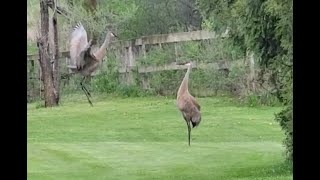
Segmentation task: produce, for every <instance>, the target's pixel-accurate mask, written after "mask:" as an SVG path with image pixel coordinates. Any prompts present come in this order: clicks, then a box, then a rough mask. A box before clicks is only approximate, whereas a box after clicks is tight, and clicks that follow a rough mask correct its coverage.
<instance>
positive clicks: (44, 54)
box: [38, 0, 58, 107]
mask: <svg viewBox="0 0 320 180" xmlns="http://www.w3.org/2000/svg"><path fill="white" fill-rule="evenodd" d="M40 16H41V37H40V38H39V39H38V45H39V55H40V58H39V64H40V68H41V71H42V76H43V85H44V99H45V107H52V106H56V105H58V101H57V98H56V93H55V92H56V90H55V88H54V81H53V73H52V69H51V65H50V56H49V42H48V33H49V12H48V5H47V0H40Z"/></svg>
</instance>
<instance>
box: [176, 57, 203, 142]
mask: <svg viewBox="0 0 320 180" xmlns="http://www.w3.org/2000/svg"><path fill="white" fill-rule="evenodd" d="M185 65H187V66H188V70H187V72H186V74H185V76H184V78H183V80H182V82H181V85H180V87H179V90H178V93H177V106H178V109H179V110H180V111H181V113H182V116H183V118H184V120H185V121H186V123H187V126H188V140H189V146H190V136H191V124H192V128H194V127H197V126H198V125H199V124H200V121H201V113H200V105H199V103H198V102H197V100H196V99H195V98H194V97H193V96H192V95H191V94H190V93H189V90H188V81H189V74H190V72H191V68H192V62H189V63H186V64H185ZM190 122H191V124H190Z"/></svg>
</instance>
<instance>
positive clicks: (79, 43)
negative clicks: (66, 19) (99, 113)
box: [68, 22, 117, 106]
mask: <svg viewBox="0 0 320 180" xmlns="http://www.w3.org/2000/svg"><path fill="white" fill-rule="evenodd" d="M113 37H117V36H116V35H115V34H114V33H113V32H112V31H110V30H109V31H108V32H107V35H106V38H105V40H104V42H103V44H102V45H101V47H100V48H92V46H93V43H92V39H91V40H90V41H89V42H88V40H87V32H86V30H85V29H84V27H83V25H82V24H81V22H79V23H78V24H77V25H76V26H75V27H74V28H73V31H72V33H71V38H70V63H71V65H69V66H68V67H69V68H70V69H71V70H72V71H73V72H74V73H79V74H81V75H82V76H84V77H83V79H82V80H81V82H80V85H81V88H82V90H83V92H84V93H85V95H86V96H87V99H88V101H89V103H90V105H91V106H93V105H92V102H91V100H90V98H89V97H91V94H90V93H89V91H88V90H87V88H86V87H85V86H84V85H83V82H84V80H85V79H86V77H88V76H90V75H91V74H92V73H93V72H94V71H95V70H96V69H97V67H98V65H99V62H100V61H101V60H102V59H103V58H104V57H105V55H106V48H107V47H108V45H109V44H110V41H111V38H113Z"/></svg>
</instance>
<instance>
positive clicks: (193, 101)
mask: <svg viewBox="0 0 320 180" xmlns="http://www.w3.org/2000/svg"><path fill="white" fill-rule="evenodd" d="M190 100H191V101H192V103H193V104H194V105H195V106H196V107H197V108H198V110H199V111H200V108H201V107H200V104H199V103H198V102H197V100H196V99H195V98H194V97H192V96H190Z"/></svg>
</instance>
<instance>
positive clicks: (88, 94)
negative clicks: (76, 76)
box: [80, 77, 93, 106]
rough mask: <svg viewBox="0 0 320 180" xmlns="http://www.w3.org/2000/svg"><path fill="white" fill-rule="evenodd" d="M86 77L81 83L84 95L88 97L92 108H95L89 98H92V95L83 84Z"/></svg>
mask: <svg viewBox="0 0 320 180" xmlns="http://www.w3.org/2000/svg"><path fill="white" fill-rule="evenodd" d="M85 78H86V77H83V79H82V81H81V82H80V85H81V89H82V90H83V92H84V94H85V95H86V96H87V99H88V102H89V104H90V105H91V106H93V104H92V102H91V100H90V98H89V96H90V97H91V95H90V93H89V92H88V90H87V89H86V87H85V86H84V85H83V84H82V82H83V81H84V80H85Z"/></svg>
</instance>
